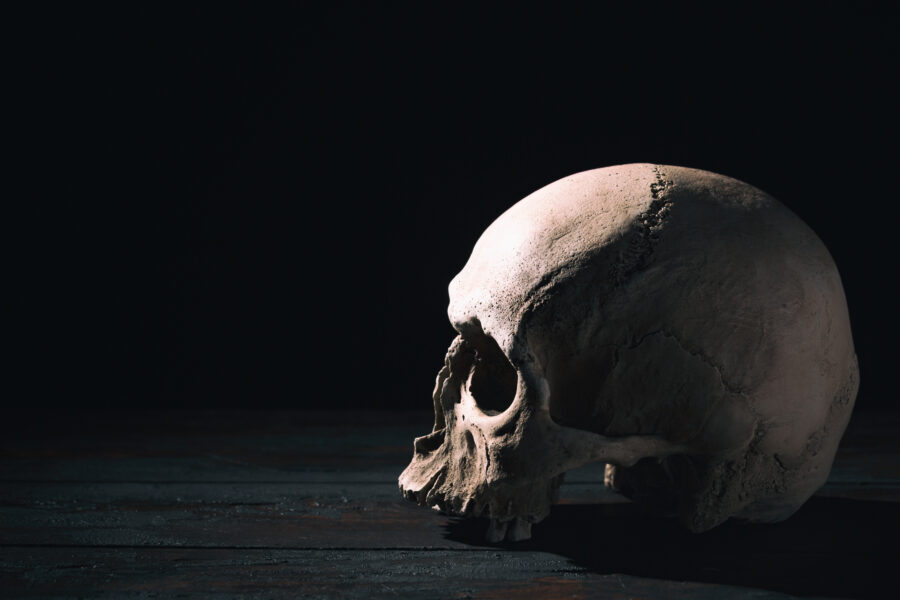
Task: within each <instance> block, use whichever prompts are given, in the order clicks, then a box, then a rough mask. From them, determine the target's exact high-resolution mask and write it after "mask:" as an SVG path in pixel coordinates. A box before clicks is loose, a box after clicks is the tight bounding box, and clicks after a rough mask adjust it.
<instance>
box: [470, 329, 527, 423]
mask: <svg viewBox="0 0 900 600" xmlns="http://www.w3.org/2000/svg"><path fill="white" fill-rule="evenodd" d="M465 341H466V342H467V343H468V344H469V346H470V348H471V349H472V350H473V351H474V352H473V356H472V366H471V369H470V371H469V378H468V381H467V382H466V387H467V389H468V392H469V395H471V396H472V398H473V399H474V400H475V404H476V405H478V408H480V409H481V411H482V412H484V413H485V414H488V415H494V414H499V413H501V412H503V411H505V410H506V409H507V408H509V406H510V405H511V404H512V403H513V400H514V399H515V397H516V384H517V382H518V376H517V375H516V370H515V369H514V368H513V366H512V365H511V364H510V363H509V361H508V360H507V359H506V356H504V354H503V352H502V351H501V350H500V346H498V345H497V342H495V341H494V339H493V338H491V337H490V336H488V335H485V334H481V335H476V336H472V337H471V339H467V340H465Z"/></svg>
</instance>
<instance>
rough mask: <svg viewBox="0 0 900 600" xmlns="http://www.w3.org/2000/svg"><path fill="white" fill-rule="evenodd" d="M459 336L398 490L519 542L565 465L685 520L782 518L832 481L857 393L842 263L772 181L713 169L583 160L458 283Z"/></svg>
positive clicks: (504, 226) (692, 523)
mask: <svg viewBox="0 0 900 600" xmlns="http://www.w3.org/2000/svg"><path fill="white" fill-rule="evenodd" d="M448 313H449V317H450V321H451V323H452V325H453V327H454V328H455V329H456V331H457V332H458V333H459V335H458V336H457V338H456V339H455V340H454V341H453V343H452V344H451V346H450V349H449V350H448V352H447V356H446V359H445V363H444V367H443V368H442V369H441V370H440V372H439V373H438V376H437V384H436V386H435V388H434V393H433V401H434V413H435V417H434V418H435V421H434V429H433V431H432V433H430V434H428V435H425V436H423V437H420V438H417V439H416V440H415V444H414V456H413V460H412V462H411V463H410V465H409V466H408V467H407V468H406V470H405V471H404V472H403V473H402V474H401V476H400V482H399V483H400V488H401V490H402V492H403V494H404V496H405V497H406V498H408V499H410V500H414V501H416V502H418V503H419V504H423V505H428V506H433V507H435V508H438V509H440V510H443V511H446V512H448V513H451V514H456V515H462V516H478V515H482V514H486V515H487V516H489V517H490V518H491V525H490V528H489V530H488V539H489V540H492V541H499V540H502V539H503V538H504V537H505V538H506V539H509V540H519V539H527V538H528V537H529V536H530V532H531V524H532V523H536V522H538V521H540V520H541V519H543V518H544V517H545V516H546V515H547V514H548V512H549V510H550V506H551V504H552V503H553V502H554V501H555V498H556V495H557V491H558V487H559V484H560V481H561V479H562V475H563V474H564V473H565V472H566V471H567V470H569V469H572V468H575V467H578V466H581V465H584V464H587V463H589V462H593V461H602V462H604V463H606V464H607V466H606V482H607V484H608V485H610V486H612V487H614V488H616V489H619V490H620V491H622V492H623V493H625V494H626V495H628V496H629V497H631V498H632V499H634V500H636V501H641V502H646V503H648V504H650V505H651V506H653V507H655V508H657V509H663V510H666V511H670V512H672V513H674V514H676V515H677V516H678V517H679V519H680V520H681V521H682V522H683V523H684V524H685V525H686V526H687V527H688V528H689V529H690V530H692V531H698V532H699V531H705V530H707V529H710V528H712V527H714V526H716V525H718V524H720V523H722V522H723V521H725V520H726V519H728V518H730V517H735V518H739V519H745V520H748V521H754V522H773V521H779V520H782V519H785V518H787V517H788V516H790V515H791V514H792V513H793V512H794V511H796V510H797V509H798V508H799V507H800V506H801V505H802V504H803V503H804V502H805V501H806V499H807V498H809V496H810V495H812V493H813V492H814V491H815V490H816V489H818V488H819V487H820V486H821V485H822V484H823V483H824V482H825V480H826V478H827V476H828V472H829V470H830V468H831V463H832V461H833V459H834V455H835V452H836V450H837V446H838V442H839V441H840V438H841V435H842V434H843V431H844V429H845V427H846V425H847V421H848V420H849V417H850V412H851V410H852V408H853V403H854V401H855V398H856V390H857V386H858V370H857V363H856V355H855V353H854V349H853V340H852V337H851V333H850V324H849V320H848V315H847V307H846V301H845V298H844V293H843V289H842V287H841V281H840V278H839V276H838V272H837V269H836V268H835V265H834V263H833V261H832V259H831V256H830V255H829V253H828V251H827V250H826V249H825V247H824V245H823V244H822V242H821V241H820V240H819V239H818V238H817V237H816V235H815V234H814V233H813V232H812V231H811V230H810V229H809V228H808V227H807V226H806V225H805V224H804V223H803V222H802V221H800V219H798V218H797V217H796V216H795V215H794V214H793V213H791V212H790V211H789V210H788V209H787V208H785V207H784V206H783V205H781V204H780V203H779V202H778V201H776V200H775V199H773V198H772V197H770V196H768V195H767V194H765V193H763V192H762V191H760V190H758V189H756V188H754V187H752V186H750V185H748V184H745V183H742V182H740V181H737V180H735V179H731V178H728V177H724V176H722V175H717V174H713V173H709V172H705V171H700V170H696V169H688V168H683V167H672V166H661V165H650V164H632V165H623V166H616V167H607V168H603V169H596V170H593V171H586V172H583V173H578V174H575V175H572V176H569V177H566V178H564V179H561V180H559V181H557V182H555V183H552V184H550V185H548V186H546V187H544V188H542V189H540V190H538V191H537V192H535V193H533V194H531V195H530V196H528V197H526V198H525V199H523V200H521V201H520V202H518V203H517V204H515V205H514V206H513V207H512V208H510V209H509V210H507V211H506V212H505V213H504V214H503V215H501V216H500V217H499V218H498V219H497V220H496V221H494V223H493V224H491V226H490V227H488V229H487V230H486V231H485V232H484V233H483V234H482V236H481V238H480V239H479V240H478V242H477V243H476V245H475V248H474V250H473V251H472V255H471V257H470V258H469V261H468V263H467V264H466V265H465V267H464V268H463V270H462V272H460V273H459V274H458V275H457V276H456V277H455V278H454V279H453V281H452V282H451V283H450V306H449V310H448Z"/></svg>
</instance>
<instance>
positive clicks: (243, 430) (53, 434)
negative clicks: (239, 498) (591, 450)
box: [0, 411, 900, 485]
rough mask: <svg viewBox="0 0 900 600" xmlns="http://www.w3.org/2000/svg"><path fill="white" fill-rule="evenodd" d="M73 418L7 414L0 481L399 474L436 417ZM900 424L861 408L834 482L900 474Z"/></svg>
mask: <svg viewBox="0 0 900 600" xmlns="http://www.w3.org/2000/svg"><path fill="white" fill-rule="evenodd" d="M58 418H59V417H57V419H58ZM72 419H73V420H72V422H70V423H63V422H60V421H59V420H54V421H51V422H50V423H48V424H47V425H46V427H43V428H42V427H40V426H38V425H36V424H35V423H34V422H32V421H25V422H22V423H10V422H9V421H7V422H6V423H5V425H6V427H7V428H9V429H10V431H9V432H8V434H7V435H6V436H5V437H3V438H2V439H0V481H93V482H101V481H110V482H116V481H122V482H124V481H143V482H166V481H171V482H177V481H182V482H188V481H205V482H242V481H256V482H261V483H262V482H277V481H282V482H294V483H297V482H361V481H362V482H384V483H387V482H392V481H396V479H397V476H398V475H399V473H400V472H401V471H402V469H403V468H404V467H405V466H406V464H407V463H408V462H409V460H410V458H411V456H412V439H413V438H414V437H415V436H417V435H421V434H422V433H425V432H426V431H427V430H428V429H429V428H430V423H431V416H430V415H429V414H427V413H424V412H421V411H420V412H414V413H378V412H361V413H350V414H345V413H334V412H332V413H327V412H326V413H309V412H290V411H278V412H275V413H267V412H260V413H253V412H246V411H233V412H224V413H222V414H219V413H216V412H209V411H207V412H190V411H185V412H184V413H180V412H176V413H172V412H159V413H154V412H140V413H101V414H100V415H99V416H97V417H96V418H95V419H88V418H87V417H84V416H81V417H75V416H73V417H72ZM118 420H121V424H117V423H119V421H118ZM12 425H19V427H18V428H13V427H12ZM897 431H900V412H897V411H893V412H879V413H863V414H860V415H854V417H853V420H852V421H851V424H850V427H849V428H848V430H847V433H846V435H845V437H844V440H843V442H842V444H841V448H840V450H839V452H838V456H837V458H836V460H835V464H834V468H833V469H832V473H831V476H830V478H829V482H830V483H835V484H845V485H856V484H859V485H863V484H866V485H868V484H889V485H893V484H900V443H898V440H897V436H896V432H897ZM568 479H569V481H576V482H596V481H600V480H602V465H599V464H596V465H589V466H587V467H583V468H581V469H577V470H575V471H573V472H570V474H569V476H568Z"/></svg>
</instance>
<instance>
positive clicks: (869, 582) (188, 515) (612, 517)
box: [0, 411, 900, 599]
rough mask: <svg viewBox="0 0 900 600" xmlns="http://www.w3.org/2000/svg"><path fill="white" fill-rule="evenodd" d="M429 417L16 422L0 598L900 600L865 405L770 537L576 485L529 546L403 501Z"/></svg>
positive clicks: (882, 429)
mask: <svg viewBox="0 0 900 600" xmlns="http://www.w3.org/2000/svg"><path fill="white" fill-rule="evenodd" d="M430 424H431V416H430V415H429V414H427V413H422V412H416V413H385V412H381V413H379V412H371V411H369V412H284V411H281V412H273V411H259V412H228V411H206V412H197V411H191V412H186V411H167V412H166V411H157V412H148V411H143V412H104V413H93V414H72V415H60V414H58V413H57V414H56V415H55V416H53V417H52V418H48V417H46V416H44V417H41V416H37V415H32V416H31V417H30V418H7V420H6V422H5V423H4V424H3V428H2V429H3V439H2V441H0V479H2V484H0V485H2V488H0V489H2V494H0V596H2V597H3V598H20V597H21V598H25V597H47V598H49V597H60V598H73V597H114V598H134V597H139V598H144V597H160V598H170V597H208V596H209V597H217V598H220V597H245V598H254V597H265V598H271V597H286V598H336V597H338V598H396V597H407V598H418V597H423V598H510V597H512V598H517V597H525V598H532V597H533V598H742V599H744V598H746V599H750V598H753V599H763V598H765V599H768V598H785V597H791V596H804V597H808V596H814V597H845V598H864V597H866V598H868V597H871V598H891V597H893V598H900V585H898V583H897V582H898V581H900V578H898V574H897V572H898V570H900V544H898V536H900V441H898V438H900V435H898V434H900V413H897V412H891V413H884V412H870V413H858V414H857V415H855V416H854V419H853V421H852V423H851V425H850V428H849V430H848V432H847V434H846V436H845V438H844V442H843V444H842V447H841V450H840V452H839V455H838V458H837V460H836V462H835V466H834V469H833V471H832V474H831V477H830V479H829V482H828V484H827V485H826V486H825V487H824V488H823V489H822V490H821V491H820V492H819V493H818V494H817V495H816V496H815V497H813V498H812V499H811V500H810V501H809V502H808V503H807V504H806V505H805V506H804V507H803V508H802V509H801V510H800V511H799V512H798V513H797V514H796V515H795V516H793V517H792V518H791V519H789V520H788V521H786V522H784V523H780V524H777V525H744V524H739V523H731V522H730V523H726V524H725V525H723V526H720V527H718V528H716V529H714V530H712V531H710V532H707V533H705V534H700V535H694V534H690V533H688V532H686V531H684V530H682V529H681V528H680V527H679V526H678V525H677V523H675V522H673V521H671V520H669V519H662V518H653V517H650V516H647V515H644V514H642V513H641V512H640V511H639V510H638V508H637V507H636V506H635V505H633V504H631V503H629V502H627V501H625V500H624V499H622V498H621V497H619V496H617V495H615V494H612V493H610V492H608V491H606V490H605V489H604V488H603V486H602V483H601V482H602V468H601V467H602V465H596V466H592V467H586V468H583V469H579V470H578V471H574V472H571V473H570V474H569V475H568V477H567V479H566V483H565V484H564V486H563V489H562V493H561V503H560V505H559V506H557V507H555V508H554V510H553V513H552V514H551V516H550V517H549V518H548V519H547V520H546V521H544V523H542V524H541V525H539V526H536V527H535V530H534V537H533V539H532V540H530V541H527V542H522V543H519V544H511V543H503V544H500V545H490V544H487V543H485V542H484V541H483V537H482V536H483V533H484V528H485V527H486V522H485V521H484V520H481V519H475V520H459V519H454V518H449V517H446V516H442V515H440V514H438V513H436V512H434V511H431V510H428V509H425V508H421V507H417V506H415V505H413V504H412V503H410V502H407V501H405V500H403V499H402V498H401V497H400V494H399V492H398V489H397V483H396V480H397V476H398V474H399V473H400V471H401V470H402V469H403V467H404V466H405V465H406V464H407V462H408V461H409V459H410V458H411V455H412V439H413V437H415V436H417V435H421V434H424V433H426V432H427V431H428V430H429V429H430Z"/></svg>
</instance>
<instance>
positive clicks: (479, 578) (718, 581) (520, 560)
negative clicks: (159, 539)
mask: <svg viewBox="0 0 900 600" xmlns="http://www.w3.org/2000/svg"><path fill="white" fill-rule="evenodd" d="M604 545H605V546H606V547H607V548H609V550H606V551H604V550H603V547H604ZM610 546H612V547H610ZM599 548H600V552H599V555H601V556H603V557H609V556H611V555H612V553H614V551H615V548H614V545H611V544H609V543H608V542H607V543H605V544H600V545H599ZM785 558H787V557H783V556H782V557H778V560H782V561H783V560H784V559H785ZM659 561H662V563H660V562H659ZM666 561H668V562H666ZM672 561H674V562H675V563H678V565H672ZM614 562H615V564H616V567H618V566H619V565H620V564H621V561H618V560H616V561H614ZM857 562H858V561H856V562H854V563H853V564H852V565H851V567H853V566H855V565H856V563H857ZM663 563H664V564H667V565H669V566H663V567H662V570H659V569H660V567H661V564H663ZM682 563H684V564H690V565H691V568H690V569H689V571H688V574H690V575H696V576H697V577H694V578H688V579H687V580H667V579H664V578H660V577H658V576H657V575H658V574H659V573H663V572H667V571H670V570H673V569H677V568H678V566H679V565H680V564H682ZM636 564H637V566H635V567H633V568H628V569H624V570H622V571H616V570H615V568H606V569H600V570H599V571H593V570H591V569H590V568H586V567H585V566H582V565H579V564H577V562H574V561H572V560H571V559H569V558H566V557H563V556H559V555H556V554H550V553H546V552H537V551H521V552H509V551H498V550H466V551H456V552H454V551H446V550H444V551H433V552H417V551H412V550H392V551H368V552H364V551H354V550H309V551H303V550H269V549H265V550H246V549H241V550H233V549H227V550H226V549H142V548H138V549H130V548H129V549H119V548H92V549H81V548H79V549H69V548H15V549H7V550H5V551H4V554H3V556H2V559H0V586H2V588H3V589H4V591H5V592H7V593H14V594H15V595H16V597H22V598H25V597H37V596H39V597H42V598H49V597H67V598H68V597H75V596H86V597H109V596H112V597H116V598H146V597H148V596H154V595H160V596H163V597H176V596H185V595H187V596H190V597H197V598H208V597H217V598H220V597H222V596H223V595H225V594H228V595H237V596H240V597H242V598H256V597H266V598H297V597H304V598H350V599H353V598H397V597H422V598H484V599H489V598H518V597H526V598H529V597H534V598H563V597H565V598H585V599H592V598H611V599H626V598H668V599H676V600H677V599H680V598H683V599H697V600H704V599H713V598H716V599H717V598H732V599H738V600H744V599H746V600H750V599H753V600H776V599H785V598H790V597H791V596H789V595H787V594H790V593H798V592H800V593H804V595H805V596H809V595H818V596H823V597H825V596H827V597H835V596H844V597H855V598H868V597H878V596H879V595H880V594H883V593H884V590H885V589H888V588H882V587H881V586H882V585H883V584H884V583H885V581H884V576H883V575H880V574H879V572H878V571H877V569H878V568H879V566H883V565H878V564H873V565H871V566H870V567H869V568H867V569H865V572H866V573H867V574H870V575H871V577H865V578H862V579H856V580H852V579H848V578H846V577H842V576H841V575H840V573H839V571H841V568H840V567H838V568H830V567H835V566H836V565H833V564H832V563H831V562H829V561H828V559H823V560H821V561H818V562H816V565H818V566H819V567H821V570H820V571H818V574H815V575H814V573H813V570H812V569H810V570H807V571H804V572H803V573H802V576H801V577H798V576H797V574H796V572H795V571H793V570H792V569H791V567H790V565H789V564H787V563H784V562H783V563H782V564H781V565H780V567H779V566H778V565H777V564H773V565H766V567H775V568H773V569H770V570H768V571H764V570H763V569H761V568H757V567H754V566H753V565H750V566H744V567H742V568H741V571H742V573H743V574H742V575H739V576H735V572H734V571H731V570H728V569H727V568H726V569H724V570H723V568H722V567H723V566H725V567H728V564H727V561H722V560H718V561H717V560H711V561H707V560H700V561H696V557H693V556H690V555H681V556H680V557H679V556H673V557H666V556H663V555H657V554H654V553H653V551H652V549H650V550H649V552H648V555H647V557H646V558H644V560H643V561H639V562H638V563H636ZM147 565H153V568H152V569H148V567H147ZM851 571H852V568H851ZM806 577H810V578H809V579H806ZM729 579H738V580H740V583H739V584H730V583H727V581H728V580H729Z"/></svg>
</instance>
